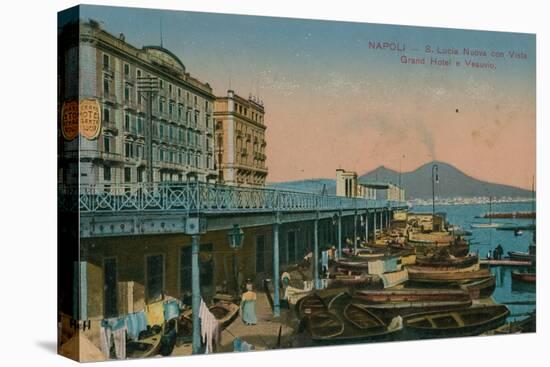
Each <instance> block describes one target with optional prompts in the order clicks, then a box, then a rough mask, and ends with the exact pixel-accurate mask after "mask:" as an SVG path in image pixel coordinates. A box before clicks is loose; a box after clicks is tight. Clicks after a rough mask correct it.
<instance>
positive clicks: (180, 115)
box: [178, 106, 183, 120]
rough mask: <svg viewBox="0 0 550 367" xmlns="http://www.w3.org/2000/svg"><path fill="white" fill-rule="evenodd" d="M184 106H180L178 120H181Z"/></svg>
mask: <svg viewBox="0 0 550 367" xmlns="http://www.w3.org/2000/svg"><path fill="white" fill-rule="evenodd" d="M182 110H183V108H182V107H181V106H178V120H181V117H182V116H183V111H182Z"/></svg>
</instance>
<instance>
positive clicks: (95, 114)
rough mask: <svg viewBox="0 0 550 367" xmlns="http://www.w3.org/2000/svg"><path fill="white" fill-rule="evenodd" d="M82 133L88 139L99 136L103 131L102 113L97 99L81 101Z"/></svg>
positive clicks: (80, 120) (80, 119)
mask: <svg viewBox="0 0 550 367" xmlns="http://www.w3.org/2000/svg"><path fill="white" fill-rule="evenodd" d="M79 122H80V134H81V135H82V136H83V137H85V138H86V139H88V140H93V139H95V138H97V137H98V135H99V132H100V131H101V113H100V109H99V102H98V101H97V100H95V99H83V100H81V101H80V111H79Z"/></svg>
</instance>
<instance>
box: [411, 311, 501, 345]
mask: <svg viewBox="0 0 550 367" xmlns="http://www.w3.org/2000/svg"><path fill="white" fill-rule="evenodd" d="M509 314H510V311H509V310H508V308H507V307H506V306H504V305H490V306H479V307H471V308H467V309H462V310H450V311H444V312H427V313H422V314H416V315H411V316H409V317H406V318H405V320H404V325H405V327H406V329H407V330H409V331H411V332H413V333H414V334H415V335H416V336H418V337H425V338H430V337H450V336H469V335H479V334H481V333H483V332H486V331H487V330H491V329H495V328H497V327H499V326H500V325H502V324H503V323H504V322H505V321H506V318H507V317H508V315H509Z"/></svg>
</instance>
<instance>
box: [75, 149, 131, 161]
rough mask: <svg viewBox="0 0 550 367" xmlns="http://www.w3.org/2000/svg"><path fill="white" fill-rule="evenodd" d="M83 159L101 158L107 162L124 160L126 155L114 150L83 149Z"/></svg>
mask: <svg viewBox="0 0 550 367" xmlns="http://www.w3.org/2000/svg"><path fill="white" fill-rule="evenodd" d="M80 159H81V160H86V159H88V160H99V161H105V162H116V163H118V162H124V157H123V156H122V155H120V154H118V153H113V152H103V151H100V150H91V149H90V150H81V151H80Z"/></svg>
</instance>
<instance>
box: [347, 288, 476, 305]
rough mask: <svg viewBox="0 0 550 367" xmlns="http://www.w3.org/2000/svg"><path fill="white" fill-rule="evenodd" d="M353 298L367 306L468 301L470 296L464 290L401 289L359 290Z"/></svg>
mask: <svg viewBox="0 0 550 367" xmlns="http://www.w3.org/2000/svg"><path fill="white" fill-rule="evenodd" d="M353 297H354V298H357V299H360V300H362V301H365V302H366V303H367V304H379V303H396V302H397V303H398V302H419V301H421V302H422V301H467V300H469V299H470V296H469V295H468V293H467V292H466V291H465V290H462V289H429V288H401V289H380V290H357V291H355V292H354V293H353Z"/></svg>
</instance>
